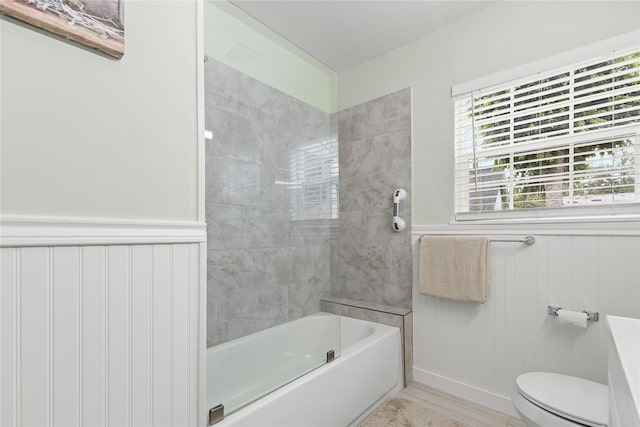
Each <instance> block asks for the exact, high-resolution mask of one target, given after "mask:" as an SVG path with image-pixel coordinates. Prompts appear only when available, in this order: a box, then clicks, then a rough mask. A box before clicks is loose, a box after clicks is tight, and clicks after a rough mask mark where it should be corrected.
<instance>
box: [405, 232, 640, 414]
mask: <svg viewBox="0 0 640 427" xmlns="http://www.w3.org/2000/svg"><path fill="white" fill-rule="evenodd" d="M502 237H504V236H502ZM514 237H517V236H514ZM536 239H537V240H536V243H535V244H534V245H533V246H526V245H522V244H518V243H498V242H496V243H492V251H491V257H492V261H491V264H492V265H491V285H490V288H489V296H488V301H487V303H486V304H484V305H482V304H469V303H464V302H457V301H450V300H445V299H439V298H435V297H430V296H426V295H422V294H420V293H419V291H418V271H417V270H418V269H417V265H418V263H417V262H418V260H417V255H418V236H414V249H415V250H414V262H415V265H416V269H415V270H416V271H414V298H413V310H414V316H415V318H414V319H415V322H414V328H415V332H414V345H415V350H414V357H415V359H414V368H415V370H416V371H415V372H414V373H415V374H416V379H417V380H418V381H420V380H422V381H427V384H428V382H429V381H432V380H438V381H440V380H441V382H440V384H441V385H442V384H445V386H447V387H451V388H449V390H450V391H454V392H460V391H461V390H462V389H466V390H467V391H470V390H472V389H476V391H478V390H479V391H480V393H481V394H482V393H484V394H485V397H487V402H489V403H490V404H491V402H493V403H495V402H496V401H500V400H502V403H503V404H504V405H505V406H503V407H499V408H498V409H501V410H504V411H508V410H509V409H510V410H511V412H512V411H513V409H512V408H510V403H509V396H510V394H511V391H512V389H513V385H514V381H515V378H516V377H517V376H518V375H519V374H520V373H523V372H527V371H536V370H544V371H551V372H560V373H564V374H568V375H575V376H580V377H583V378H588V379H590V380H593V381H597V382H600V383H606V382H607V376H606V375H607V373H606V371H607V348H606V343H607V331H606V324H605V322H606V320H605V318H606V315H607V314H612V315H618V316H627V317H636V318H638V317H640V285H639V280H640V262H639V261H640V237H638V236H594V235H576V236H568V235H565V236H559V235H539V236H536ZM549 304H559V305H561V306H563V307H564V308H566V309H568V310H573V311H582V310H583V309H595V310H597V311H598V312H599V313H600V321H599V322H589V325H588V327H587V328H586V329H582V328H577V327H573V326H569V325H567V324H560V323H559V322H558V319H557V318H556V317H554V316H550V315H548V314H547V306H548V305H549ZM460 387H462V388H460ZM491 395H492V396H491ZM473 396H476V397H477V396H478V394H477V393H476V394H473V393H471V395H470V397H473ZM487 402H485V403H487ZM494 406H495V405H494Z"/></svg>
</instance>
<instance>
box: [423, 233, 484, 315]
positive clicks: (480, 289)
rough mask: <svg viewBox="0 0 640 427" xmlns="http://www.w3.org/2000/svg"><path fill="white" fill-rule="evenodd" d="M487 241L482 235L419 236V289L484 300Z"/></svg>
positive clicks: (428, 292)
mask: <svg viewBox="0 0 640 427" xmlns="http://www.w3.org/2000/svg"><path fill="white" fill-rule="evenodd" d="M490 243H491V242H490V240H489V239H487V238H485V237H461V236H423V237H422V239H421V240H420V292H421V293H423V294H426V295H433V296H436V297H440V298H448V299H453V300H459V301H471V302H477V303H481V304H484V303H485V302H486V301H487V288H488V286H489V271H490V268H489V266H490V264H489V252H490V248H489V245H490Z"/></svg>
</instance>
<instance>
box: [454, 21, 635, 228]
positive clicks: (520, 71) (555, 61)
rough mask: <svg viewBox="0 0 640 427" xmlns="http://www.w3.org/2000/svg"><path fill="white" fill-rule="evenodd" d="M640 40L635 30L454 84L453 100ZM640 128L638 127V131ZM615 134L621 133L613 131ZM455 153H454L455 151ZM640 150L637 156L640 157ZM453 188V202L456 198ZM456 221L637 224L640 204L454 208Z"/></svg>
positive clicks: (461, 222) (593, 56) (607, 54)
mask: <svg viewBox="0 0 640 427" xmlns="http://www.w3.org/2000/svg"><path fill="white" fill-rule="evenodd" d="M639 41H640V31H633V32H630V33H626V34H622V35H620V36H617V37H613V38H610V39H606V40H602V41H600V42H597V43H594V44H590V45H588V46H584V47H581V48H578V49H575V50H572V51H568V52H564V53H561V54H558V55H554V56H552V57H548V58H544V59H541V60H538V61H535V62H532V63H529V64H525V65H522V66H519V67H515V68H512V69H508V70H503V71H500V72H498V73H495V74H491V75H489V76H484V77H482V78H479V79H475V80H471V81H468V82H465V83H461V84H458V85H454V86H453V87H452V89H451V95H452V97H456V96H460V95H463V94H465V93H468V92H474V91H478V90H482V89H484V88H489V87H491V86H496V85H501V84H509V82H515V83H516V84H517V81H518V80H521V79H524V78H531V76H535V75H536V74H547V73H548V72H549V71H550V70H553V69H558V68H563V67H566V66H567V65H571V64H574V63H579V62H583V61H586V60H589V59H592V58H596V57H599V56H610V55H611V54H612V53H615V52H621V51H626V50H628V49H632V48H637V47H638V45H639V44H640V43H639ZM637 127H638V126H635V128H637ZM613 133H619V131H614V132H613ZM455 151H456V150H454V152H455ZM638 151H640V150H637V152H636V155H637V157H640V153H639V152H638ZM454 156H456V157H455V158H454V164H456V166H455V168H456V171H455V172H456V173H457V172H458V171H457V162H459V161H460V160H461V157H460V156H459V155H458V153H457V152H456V153H455V154H454ZM635 163H636V167H640V158H637V159H636V162H635ZM636 186H637V188H638V186H640V182H638V180H637V182H636ZM456 188H457V182H456V186H454V199H455V197H456V194H455V191H456ZM455 210H456V212H455V218H454V220H453V221H452V223H454V224H455V223H459V224H464V223H467V224H470V223H472V222H473V223H479V224H481V223H487V224H491V223H496V222H499V223H502V222H513V223H526V222H532V221H533V222H536V221H544V222H546V223H552V222H573V221H575V220H577V221H580V222H584V221H588V222H600V221H620V220H622V221H638V220H639V219H640V204H639V203H630V204H623V205H613V206H611V205H606V206H593V207H591V206H589V207H571V208H551V209H549V208H539V209H516V210H498V211H490V212H460V213H459V212H457V211H458V206H457V205H456V206H455Z"/></svg>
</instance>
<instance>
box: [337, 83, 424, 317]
mask: <svg viewBox="0 0 640 427" xmlns="http://www.w3.org/2000/svg"><path fill="white" fill-rule="evenodd" d="M337 117H338V129H339V153H340V156H339V157H340V203H339V209H340V213H339V226H340V227H339V231H338V232H337V233H336V235H335V236H334V239H333V240H332V244H331V255H330V257H331V294H332V295H333V296H335V297H342V298H350V299H354V300H359V301H363V302H367V303H373V304H384V305H391V306H396V307H404V308H411V283H412V277H411V204H412V198H413V193H412V191H411V89H409V88H407V89H403V90H399V91H397V92H394V93H391V94H389V95H386V96H383V97H380V98H377V99H374V100H371V101H369V102H365V103H363V104H360V105H357V106H355V107H352V108H349V109H346V110H343V111H340V112H339V113H338V115H337ZM397 188H404V189H405V190H407V193H408V197H407V200H405V201H404V202H402V204H401V206H400V216H401V217H402V218H403V219H404V220H405V221H406V224H407V229H406V230H405V231H403V232H400V233H395V232H394V231H393V230H392V229H391V215H392V207H393V204H392V196H393V192H394V191H395V190H396V189H397Z"/></svg>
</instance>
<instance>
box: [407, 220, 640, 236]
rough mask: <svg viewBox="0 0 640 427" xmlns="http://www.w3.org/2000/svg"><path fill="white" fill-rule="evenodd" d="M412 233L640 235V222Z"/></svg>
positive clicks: (452, 227) (483, 225) (491, 224)
mask: <svg viewBox="0 0 640 427" xmlns="http://www.w3.org/2000/svg"><path fill="white" fill-rule="evenodd" d="M411 234H413V235H414V236H415V235H422V234H473V235H476V234H495V235H514V234H515V235H520V234H522V235H523V236H524V235H525V234H531V235H533V236H536V235H543V236H636V237H637V236H640V221H618V222H608V223H597V222H581V221H577V222H575V223H567V222H551V221H548V222H547V221H538V222H532V221H529V222H525V221H523V222H515V221H510V222H500V221H486V222H485V221H483V222H480V221H478V222H474V223H466V224H460V223H457V224H447V225H413V226H412V227H411Z"/></svg>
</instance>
